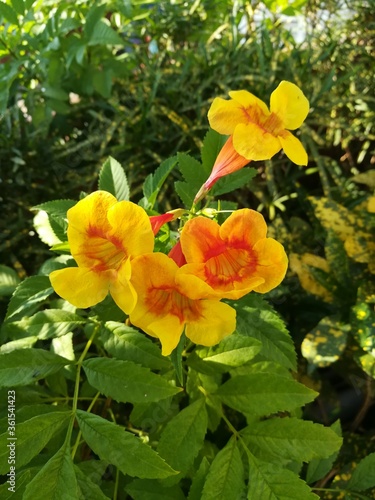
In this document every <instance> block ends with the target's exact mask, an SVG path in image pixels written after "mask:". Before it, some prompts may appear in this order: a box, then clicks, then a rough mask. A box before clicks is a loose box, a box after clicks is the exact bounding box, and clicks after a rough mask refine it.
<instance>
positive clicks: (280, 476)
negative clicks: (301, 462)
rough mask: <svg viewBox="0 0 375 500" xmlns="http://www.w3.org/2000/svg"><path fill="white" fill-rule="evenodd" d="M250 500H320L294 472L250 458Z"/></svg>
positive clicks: (248, 495) (248, 496)
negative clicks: (257, 499) (256, 499)
mask: <svg viewBox="0 0 375 500" xmlns="http://www.w3.org/2000/svg"><path fill="white" fill-rule="evenodd" d="M247 498H248V500H254V499H255V498H259V499H260V498H262V499H264V500H266V499H267V500H292V499H293V500H294V499H298V500H299V499H301V500H302V499H303V500H318V499H319V497H318V496H317V495H315V494H314V493H313V492H312V491H311V490H310V488H309V487H308V485H307V484H306V483H305V482H304V481H302V479H300V478H299V477H298V476H297V475H296V474H294V472H292V471H290V470H288V469H286V468H283V469H281V468H278V467H277V466H276V465H275V464H272V465H271V464H265V463H264V462H258V461H257V460H255V459H254V458H251V457H249V489H248V493H247Z"/></svg>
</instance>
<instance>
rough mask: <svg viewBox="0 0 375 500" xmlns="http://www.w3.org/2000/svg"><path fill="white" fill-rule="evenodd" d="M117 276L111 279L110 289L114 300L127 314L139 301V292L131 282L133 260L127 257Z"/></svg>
mask: <svg viewBox="0 0 375 500" xmlns="http://www.w3.org/2000/svg"><path fill="white" fill-rule="evenodd" d="M115 273H116V277H115V278H114V279H113V280H112V281H111V284H110V287H109V291H110V293H111V295H112V298H113V300H114V301H115V302H116V304H117V305H118V306H119V308H120V309H122V310H123V311H124V312H125V314H130V313H131V311H132V310H133V309H134V307H135V304H136V302H137V292H136V291H135V289H134V286H133V285H132V283H131V282H130V278H131V262H130V259H126V260H125V261H123V262H122V264H121V266H120V268H119V269H118V270H117V272H115Z"/></svg>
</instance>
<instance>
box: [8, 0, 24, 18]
mask: <svg viewBox="0 0 375 500" xmlns="http://www.w3.org/2000/svg"><path fill="white" fill-rule="evenodd" d="M11 4H12V7H13V9H14V10H15V11H16V12H17V14H20V15H21V16H23V15H24V14H25V4H24V1H23V0H11Z"/></svg>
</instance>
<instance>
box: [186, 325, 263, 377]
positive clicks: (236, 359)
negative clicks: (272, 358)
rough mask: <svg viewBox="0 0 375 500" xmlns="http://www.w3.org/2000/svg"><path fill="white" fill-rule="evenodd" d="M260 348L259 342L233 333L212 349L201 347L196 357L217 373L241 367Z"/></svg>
mask: <svg viewBox="0 0 375 500" xmlns="http://www.w3.org/2000/svg"><path fill="white" fill-rule="evenodd" d="M261 348H262V344H261V342H259V340H256V339H253V338H251V337H245V336H244V335H239V334H238V333H234V334H233V335H230V336H229V337H226V338H224V339H223V340H222V341H221V342H220V343H219V344H218V345H216V346H213V347H201V348H199V349H197V350H196V353H197V355H198V356H199V357H200V358H201V359H203V360H204V362H205V363H207V364H209V365H212V366H214V367H216V369H218V370H219V371H222V370H228V368H230V367H231V368H233V367H236V366H241V365H244V364H246V363H248V362H249V361H251V360H252V359H253V358H254V356H256V355H257V354H258V353H259V352H260V350H261Z"/></svg>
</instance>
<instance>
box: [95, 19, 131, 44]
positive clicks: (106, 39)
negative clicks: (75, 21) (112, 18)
mask: <svg viewBox="0 0 375 500" xmlns="http://www.w3.org/2000/svg"><path fill="white" fill-rule="evenodd" d="M88 45H124V40H123V39H122V38H121V36H120V35H119V34H118V33H117V32H116V31H115V30H114V29H113V28H111V26H109V25H108V24H107V23H106V21H105V20H104V19H101V20H100V21H98V22H97V23H96V24H95V26H94V29H93V30H92V34H91V36H90V39H89V42H88Z"/></svg>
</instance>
